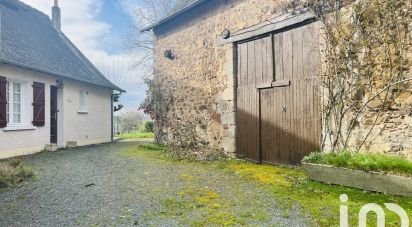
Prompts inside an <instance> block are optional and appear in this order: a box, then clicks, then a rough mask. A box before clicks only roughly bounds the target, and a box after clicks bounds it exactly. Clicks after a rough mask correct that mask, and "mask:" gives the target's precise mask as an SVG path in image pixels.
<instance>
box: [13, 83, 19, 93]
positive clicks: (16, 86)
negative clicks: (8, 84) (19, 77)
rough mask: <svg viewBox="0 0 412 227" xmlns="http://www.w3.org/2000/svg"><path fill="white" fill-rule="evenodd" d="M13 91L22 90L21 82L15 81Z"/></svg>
mask: <svg viewBox="0 0 412 227" xmlns="http://www.w3.org/2000/svg"><path fill="white" fill-rule="evenodd" d="M13 91H14V92H21V84H20V83H13Z"/></svg>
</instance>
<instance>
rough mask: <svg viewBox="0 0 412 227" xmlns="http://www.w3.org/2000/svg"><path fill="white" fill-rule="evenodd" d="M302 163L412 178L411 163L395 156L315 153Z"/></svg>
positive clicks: (347, 152)
mask: <svg viewBox="0 0 412 227" xmlns="http://www.w3.org/2000/svg"><path fill="white" fill-rule="evenodd" d="M303 161H304V162H308V163H314V164H325V165H331V166H335V167H344V168H350V169H357V170H364V171H375V172H383V173H392V174H399V175H405V176H409V177H412V162H410V161H409V160H407V159H406V158H403V157H401V156H397V155H386V154H372V153H355V154H352V153H351V152H349V151H344V152H339V153H320V152H315V153H312V154H310V155H308V156H306V157H305V158H304V159H303Z"/></svg>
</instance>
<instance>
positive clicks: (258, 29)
mask: <svg viewBox="0 0 412 227" xmlns="http://www.w3.org/2000/svg"><path fill="white" fill-rule="evenodd" d="M311 20H316V16H315V14H313V13H312V12H310V11H309V10H303V11H301V12H300V13H299V14H296V13H288V14H285V15H282V16H279V17H276V18H274V19H272V20H269V21H265V22H263V23H260V24H258V25H255V26H252V27H249V28H246V29H243V30H240V31H238V32H236V33H233V34H232V36H231V37H230V38H228V39H223V38H219V39H218V40H217V45H218V46H222V45H225V44H228V43H235V42H239V41H242V40H246V39H251V38H254V37H257V36H260V35H263V34H266V33H270V32H274V31H277V30H280V29H283V28H286V27H289V26H293V25H296V24H299V23H303V22H306V21H311Z"/></svg>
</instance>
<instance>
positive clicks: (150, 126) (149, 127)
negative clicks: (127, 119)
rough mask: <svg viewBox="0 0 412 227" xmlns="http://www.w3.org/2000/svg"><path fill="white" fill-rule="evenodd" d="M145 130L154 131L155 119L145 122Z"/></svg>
mask: <svg viewBox="0 0 412 227" xmlns="http://www.w3.org/2000/svg"><path fill="white" fill-rule="evenodd" d="M144 131H145V132H153V121H146V122H145V123H144Z"/></svg>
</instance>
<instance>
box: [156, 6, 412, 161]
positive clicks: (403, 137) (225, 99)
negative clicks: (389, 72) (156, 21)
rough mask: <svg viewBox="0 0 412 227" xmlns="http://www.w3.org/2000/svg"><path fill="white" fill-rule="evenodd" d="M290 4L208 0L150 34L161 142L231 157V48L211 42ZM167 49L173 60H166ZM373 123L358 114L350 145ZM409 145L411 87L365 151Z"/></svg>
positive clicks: (372, 112) (405, 149)
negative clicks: (159, 95) (161, 110)
mask: <svg viewBox="0 0 412 227" xmlns="http://www.w3.org/2000/svg"><path fill="white" fill-rule="evenodd" d="M291 2H296V1H281V0H211V1H208V2H207V3H204V4H203V5H202V7H197V8H196V9H193V10H191V11H190V12H188V13H185V14H184V15H182V16H180V17H178V18H176V19H173V20H172V21H170V22H167V23H165V24H163V25H161V26H160V27H157V28H155V30H154V32H155V34H156V40H155V51H154V55H155V62H154V68H155V70H154V72H155V78H154V81H155V83H156V84H158V85H159V90H160V91H161V93H162V99H163V108H164V109H165V110H164V112H165V113H166V114H165V119H166V121H165V124H164V127H163V130H162V131H163V134H164V139H165V141H166V142H167V143H169V144H171V145H178V146H182V147H196V148H199V147H205V148H206V147H207V148H211V149H215V150H223V151H225V153H226V154H229V155H231V154H234V152H235V147H236V146H235V136H236V135H235V133H236V119H235V115H236V114H235V111H236V108H235V106H236V103H235V100H234V99H235V78H234V77H235V70H234V68H236V67H235V64H236V59H234V56H235V55H234V48H233V45H230V44H227V45H224V46H219V45H218V44H217V41H218V40H219V39H220V37H221V36H222V32H223V31H224V30H225V29H228V30H229V31H231V32H232V33H234V32H237V31H239V30H242V29H245V28H247V27H251V26H253V25H256V24H259V23H261V22H264V21H266V20H268V19H272V18H275V17H277V16H278V15H282V14H284V13H285V12H286V10H285V9H287V8H290V6H291V4H290V3H291ZM292 5H296V4H292ZM167 50H171V51H172V53H173V55H174V59H172V60H171V59H168V58H166V57H165V51H167ZM409 51H410V50H409ZM411 62H412V61H411ZM409 75H410V72H409ZM395 93H396V91H393V94H395ZM375 116H376V109H374V108H369V109H368V110H367V111H366V112H365V114H363V115H361V117H360V119H359V125H358V127H356V129H355V131H354V135H355V136H354V137H353V138H354V139H353V140H352V141H351V145H353V146H356V144H359V142H360V141H357V140H359V138H362V135H365V134H366V133H367V132H368V131H369V130H368V129H369V128H370V125H371V123H373V121H374V117H375ZM411 138H412V88H411V86H409V87H408V88H406V89H405V90H403V91H402V93H401V94H396V97H395V98H394V105H393V108H389V109H387V110H385V112H384V113H383V114H382V116H381V117H379V119H378V124H377V125H376V126H375V127H374V129H373V131H372V134H371V136H370V139H369V141H368V142H367V143H366V147H365V148H366V150H370V151H377V152H391V151H392V152H401V153H403V154H406V155H410V156H412V139H411Z"/></svg>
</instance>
